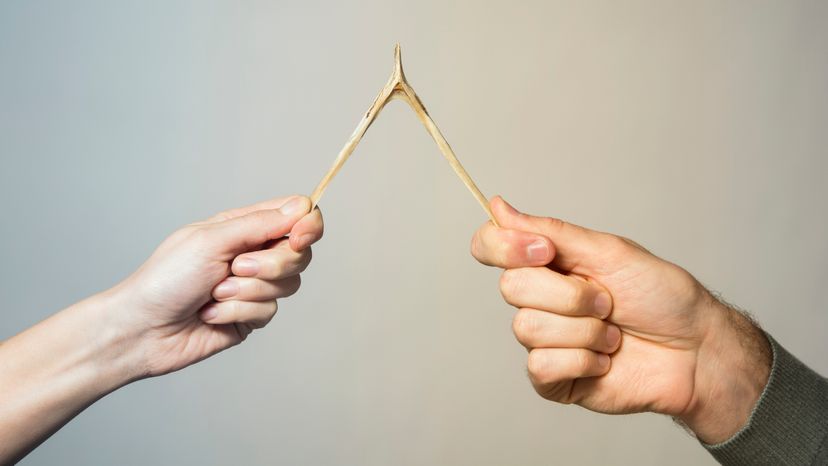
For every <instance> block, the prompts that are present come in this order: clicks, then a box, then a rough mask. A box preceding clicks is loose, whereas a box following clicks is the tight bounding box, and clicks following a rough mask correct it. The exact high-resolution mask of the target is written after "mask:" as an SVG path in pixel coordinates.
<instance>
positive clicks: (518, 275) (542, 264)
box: [471, 197, 771, 443]
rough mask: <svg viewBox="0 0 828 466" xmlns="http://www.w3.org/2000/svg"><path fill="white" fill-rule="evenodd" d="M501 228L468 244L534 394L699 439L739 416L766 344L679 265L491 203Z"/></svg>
mask: <svg viewBox="0 0 828 466" xmlns="http://www.w3.org/2000/svg"><path fill="white" fill-rule="evenodd" d="M491 206H492V210H493V211H494V213H495V216H496V218H497V220H498V222H499V223H500V225H501V228H497V227H495V226H494V225H492V224H491V223H486V224H485V225H483V226H482V227H481V228H480V229H479V230H478V231H477V232H476V233H475V235H474V237H473V239H472V246H471V249H472V254H473V255H474V256H475V258H477V259H478V260H479V261H480V262H481V263H483V264H486V265H491V266H496V267H501V268H503V269H505V270H504V272H503V275H502V277H501V280H500V290H501V293H502V294H503V297H504V299H505V300H506V302H507V303H509V304H511V305H512V306H514V307H516V308H517V309H518V311H517V312H516V314H515V317H514V321H513V330H514V333H515V336H516V338H517V340H518V341H519V342H520V343H521V344H523V345H524V346H525V347H526V348H527V350H528V351H529V355H528V361H527V367H528V372H529V378H530V380H531V382H532V385H533V386H534V388H535V390H536V391H537V392H538V394H540V395H541V396H542V397H544V398H546V399H549V400H552V401H556V402H560V403H576V404H579V405H581V406H583V407H585V408H587V409H590V410H592V411H597V412H601V413H608V414H625V413H636V412H643V411H652V412H657V413H662V414H667V415H670V416H674V417H675V418H677V419H678V420H679V421H680V422H682V423H684V424H686V425H687V426H688V427H689V428H690V429H691V430H693V431H694V432H695V434H696V435H697V436H698V437H699V438H700V439H701V440H703V441H705V442H707V443H717V442H721V441H724V440H726V439H727V438H729V437H730V436H731V435H733V434H734V433H735V432H737V431H738V430H739V428H740V427H741V426H743V425H744V423H745V422H746V421H747V419H748V417H749V415H750V411H751V409H752V407H753V405H754V404H755V403H756V401H757V399H758V398H759V396H760V394H761V391H762V389H763V387H764V386H765V384H766V382H767V379H768V375H769V370H770V363H771V357H770V349H769V345H768V342H767V339H766V338H765V336H764V334H763V333H762V332H761V331H760V330H759V329H758V328H757V327H756V326H755V325H753V324H752V322H751V321H750V320H749V319H748V318H747V317H745V316H744V315H743V314H742V313H740V312H737V311H736V310H734V309H732V308H730V307H729V306H727V305H725V304H723V303H722V302H720V301H718V300H717V299H715V298H714V297H713V296H712V295H711V294H710V292H708V291H707V290H706V289H705V288H704V287H703V286H702V285H701V284H700V283H699V282H698V281H697V280H696V279H695V278H693V276H692V275H690V274H689V273H688V272H687V271H686V270H684V269H682V268H681V267H679V266H677V265H675V264H672V263H670V262H667V261H665V260H663V259H660V258H658V257H656V256H654V255H652V254H651V253H650V252H648V251H647V250H646V249H644V248H643V247H641V246H639V245H638V244H636V243H634V242H633V241H630V240H628V239H626V238H621V237H619V236H615V235H611V234H607V233H601V232H597V231H592V230H589V229H586V228H583V227H580V226H577V225H573V224H569V223H566V222H563V221H561V220H558V219H554V218H544V217H533V216H529V215H526V214H523V213H520V212H518V211H517V210H515V209H514V208H513V207H511V206H510V205H509V204H507V203H506V202H505V201H504V200H503V199H501V198H499V197H496V198H494V199H493V200H492V201H491Z"/></svg>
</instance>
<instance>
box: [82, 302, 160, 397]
mask: <svg viewBox="0 0 828 466" xmlns="http://www.w3.org/2000/svg"><path fill="white" fill-rule="evenodd" d="M124 309H126V307H125V300H124V299H123V293H121V292H120V291H118V289H117V288H116V289H112V290H108V291H104V292H102V293H99V294H97V295H94V296H92V297H90V298H88V299H86V300H84V301H82V302H80V303H78V304H76V305H75V306H72V308H70V309H68V310H67V311H68V312H72V313H74V314H75V315H76V316H77V318H78V322H79V323H85V324H86V325H85V329H84V332H87V335H86V337H87V341H89V346H88V351H89V355H88V362H89V365H90V366H91V367H92V368H93V370H94V371H95V373H96V374H97V376H98V377H99V379H100V380H101V381H102V382H103V384H104V385H106V386H107V387H109V390H110V391H111V390H115V389H117V388H119V387H121V386H123V385H126V384H128V383H130V382H133V381H135V380H138V379H141V378H143V377H145V371H144V370H143V364H142V363H141V361H142V358H141V354H140V351H141V350H140V348H141V345H139V342H140V340H141V332H140V330H139V329H137V328H136V326H134V325H130V324H129V321H128V319H127V316H125V315H124V313H123V312H124Z"/></svg>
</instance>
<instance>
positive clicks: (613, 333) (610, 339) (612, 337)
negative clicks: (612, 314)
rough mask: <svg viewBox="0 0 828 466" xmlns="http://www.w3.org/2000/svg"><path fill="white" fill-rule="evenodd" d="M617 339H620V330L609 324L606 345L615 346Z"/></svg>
mask: <svg viewBox="0 0 828 466" xmlns="http://www.w3.org/2000/svg"><path fill="white" fill-rule="evenodd" d="M619 340H621V330H620V329H619V328H618V327H616V326H615V325H610V326H609V327H608V328H607V346H609V347H610V348H615V345H617V344H618V341H619Z"/></svg>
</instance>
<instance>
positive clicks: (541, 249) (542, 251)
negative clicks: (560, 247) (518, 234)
mask: <svg viewBox="0 0 828 466" xmlns="http://www.w3.org/2000/svg"><path fill="white" fill-rule="evenodd" d="M526 256H527V257H528V258H529V260H530V261H532V262H540V261H546V260H548V258H549V245H548V244H546V241H543V240H537V241H535V242H534V243H532V244H530V245H529V246H526Z"/></svg>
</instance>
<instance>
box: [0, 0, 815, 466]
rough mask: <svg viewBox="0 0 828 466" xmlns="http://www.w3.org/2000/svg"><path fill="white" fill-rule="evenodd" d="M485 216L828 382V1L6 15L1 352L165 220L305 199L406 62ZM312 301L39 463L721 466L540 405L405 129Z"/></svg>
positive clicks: (0, 139)
mask: <svg viewBox="0 0 828 466" xmlns="http://www.w3.org/2000/svg"><path fill="white" fill-rule="evenodd" d="M396 41H399V42H401V43H402V45H403V55H404V58H405V64H406V69H407V74H408V77H409V79H410V80H411V82H412V84H413V85H414V87H415V88H416V89H417V91H418V92H419V94H420V96H421V97H422V98H423V100H424V102H425V104H426V105H427V106H428V107H429V109H430V111H431V113H432V115H433V116H434V118H435V120H436V121H437V123H438V124H439V125H440V127H441V128H442V129H443V132H444V133H445V134H446V136H447V137H448V139H449V141H450V142H451V143H452V145H453V146H454V148H455V150H456V151H457V153H458V155H459V156H460V158H461V160H462V161H463V162H464V164H465V165H466V167H467V169H468V170H469V171H470V172H471V174H472V175H473V176H474V177H475V179H476V180H477V182H478V184H479V185H480V187H481V188H482V189H483V191H484V192H485V193H486V194H487V195H492V194H496V193H500V194H503V195H504V196H505V197H506V198H507V199H509V200H511V201H513V202H514V203H515V205H517V206H518V207H521V208H523V209H524V210H528V211H530V212H534V213H543V214H547V215H555V216H559V217H562V218H565V219H569V220H571V221H573V222H577V223H581V224H584V225H588V226H591V227H594V228H598V229H603V230H608V231H613V232H617V233H620V234H623V235H626V236H629V237H631V238H634V239H636V240H637V241H639V242H641V243H642V244H644V245H646V246H647V247H649V248H650V249H651V250H652V251H654V252H655V253H657V254H659V255H662V256H663V257H666V258H668V259H670V260H672V261H675V262H677V263H679V264H682V265H683V266H685V267H686V268H688V269H689V270H690V271H691V272H693V273H694V274H696V276H698V277H699V278H700V279H701V280H702V281H703V282H704V283H706V284H708V285H709V286H711V287H712V288H714V289H716V290H719V291H721V292H722V293H723V294H724V296H725V297H726V298H727V299H729V300H730V301H733V302H735V303H738V304H739V305H741V306H742V307H744V308H746V309H749V310H751V311H752V312H753V313H754V314H755V315H756V316H757V317H758V318H759V320H760V321H761V322H762V323H763V324H764V326H765V327H766V328H767V329H768V330H769V331H770V332H771V333H772V334H774V335H775V336H776V337H777V338H778V339H779V340H780V341H781V342H782V343H783V344H784V345H786V346H787V347H788V348H789V349H790V350H791V351H793V352H794V353H795V354H797V355H799V356H800V357H801V358H802V359H803V360H804V361H805V362H806V363H808V364H810V365H811V366H812V367H814V368H816V369H817V370H819V371H821V372H822V373H826V372H828V360H826V358H825V353H826V350H827V349H828V345H826V329H827V328H828V317H826V304H825V283H826V281H828V267H826V266H828V243H826V237H828V215H826V208H825V200H826V199H828V162H827V161H826V147H827V146H828V136H826V135H827V134H828V131H826V128H828V126H827V125H828V84H826V83H828V54H826V50H825V47H826V44H828V3H826V2H817V1H814V2H806V1H785V2H778V1H745V2H721V1H718V0H716V1H693V2H670V1H648V2H640V1H639V2H615V1H606V2H568V3H564V2H548V1H544V2H534V3H520V2H513V1H510V2H502V3H497V2H488V3H484V2H471V1H469V2H444V1H437V0H435V1H409V2H398V1H381V2H380V1H372V2H358V3H351V4H346V2H331V3H329V4H323V3H316V2H308V1H302V2H299V1H297V2H230V1H228V2H214V1H198V2H196V1H192V2H162V1H156V2H128V3H127V2H113V1H100V2H90V1H84V2H57V1H56V2H37V1H33V2H23V1H19V2H18V1H6V2H3V3H2V4H0V157H2V159H1V160H2V167H0V212H2V220H0V238H2V243H0V257H2V261H1V262H0V297H2V303H3V304H2V311H0V312H2V319H0V338H6V337H8V336H11V335H13V334H14V333H16V332H18V331H20V330H22V329H24V328H26V327H27V326H29V325H32V324H33V323H35V322H37V321H38V320H40V319H42V318H44V317H45V316H47V315H49V314H50V313H52V312H55V311H57V310H59V309H61V308H62V307H65V306H66V305H68V304H70V303H72V302H74V301H76V300H78V299H80V298H82V297H84V296H87V295H89V294H92V293H95V292H96V291H99V290H102V289H105V288H107V287H109V286H111V285H113V284H114V283H116V282H117V281H118V280H120V279H122V278H123V277H125V276H126V275H127V274H128V273H129V272H130V271H131V270H133V269H134V268H135V267H137V266H138V265H139V264H140V263H141V262H142V261H143V260H144V259H145V258H146V257H147V256H148V254H150V252H151V251H152V250H153V248H154V247H155V246H156V245H157V244H158V242H159V241H161V240H162V239H163V238H164V237H165V236H166V235H167V234H168V233H169V232H171V231H172V230H173V229H175V228H176V227H178V226H179V225H182V224H184V223H187V222H191V221H195V220H198V219H200V218H203V217H205V216H207V215H209V214H212V213H214V212H216V211H218V210H222V209H225V208H229V207H232V206H237V205H242V204H247V203H252V202H254V201H257V200H260V199H264V198H269V197H274V196H277V195H283V194H287V193H293V192H301V193H308V192H310V190H311V189H312V188H313V186H314V185H315V183H316V182H317V181H318V179H319V178H320V177H321V176H322V174H323V172H324V171H325V169H326V168H327V167H328V165H329V164H330V163H331V161H332V160H333V157H334V155H335V154H336V152H337V151H338V150H339V148H340V147H341V144H342V143H343V142H344V141H345V139H346V138H347V136H348V135H349V134H350V132H351V131H352V129H353V127H354V125H355V124H356V122H357V120H358V119H359V117H360V114H361V112H363V111H364V110H365V109H366V108H367V106H368V104H369V103H370V102H371V99H373V97H374V96H375V93H376V92H377V91H378V90H379V88H380V87H381V86H382V84H383V83H384V82H385V80H386V78H387V76H388V74H389V73H390V71H391V65H392V47H393V44H394V42H396ZM323 209H324V211H325V214H326V222H327V234H326V238H325V240H324V241H323V242H322V243H320V244H319V245H318V247H316V248H315V262H314V264H313V265H312V267H311V269H310V270H309V271H308V272H307V273H306V274H305V275H304V277H303V278H304V287H303V290H302V291H301V292H300V294H299V295H297V296H295V297H293V298H290V299H289V300H287V301H285V302H283V303H282V305H281V310H280V314H279V316H278V317H277V318H276V319H275V320H274V321H273V323H272V324H271V326H270V327H269V328H267V329H265V330H263V331H260V332H258V333H257V334H255V335H253V337H251V339H250V340H248V342H247V343H246V344H244V345H242V346H240V347H237V348H234V349H233V350H231V351H228V352H226V353H223V354H221V355H219V356H218V357H215V358H213V359H211V360H208V361H205V362H204V363H202V364H199V365H197V366H194V367H190V368H188V369H185V370H184V371H182V372H180V373H176V374H173V375H170V376H167V377H163V378H158V379H153V380H146V381H142V382H139V383H136V384H134V385H131V386H128V387H126V388H124V389H122V390H120V391H118V392H116V393H114V394H112V395H111V396H108V397H107V398H105V399H104V400H102V401H100V402H99V403H97V404H96V405H94V406H93V407H91V408H90V409H88V410H87V411H86V412H84V413H83V414H82V415H80V416H79V417H78V418H77V419H75V420H74V421H72V422H71V423H70V424H69V425H68V426H67V427H66V428H64V429H63V430H62V431H60V432H59V433H58V434H57V435H55V436H54V437H53V438H52V439H50V440H49V441H48V442H46V443H45V444H44V445H43V446H42V447H41V448H40V449H38V450H37V451H36V452H35V453H33V454H32V455H30V456H29V457H28V458H27V459H26V460H25V461H24V464H124V465H131V464H193V465H195V464H198V465H209V464H216V465H218V464H475V465H483V464H492V465H501V464H553V463H554V464H562V463H563V464H586V465H589V464H607V463H621V464H633V463H635V464H642V465H656V464H666V463H670V464H677V465H680V464H687V465H690V464H709V463H712V462H713V461H712V460H711V459H710V458H709V457H708V456H707V454H706V453H705V452H704V451H703V450H702V449H701V448H700V447H699V446H698V445H697V444H696V443H695V441H694V440H693V439H692V438H690V437H689V436H688V435H687V434H686V433H684V432H683V431H682V430H681V429H680V428H678V427H676V426H675V425H673V424H672V421H671V420H669V419H667V418H663V417H659V416H655V415H635V416H620V417H609V416H602V415H598V414H594V413H590V412H587V411H585V410H582V409H580V408H578V407H573V406H559V405H554V404H551V403H548V402H545V401H544V400H542V399H540V398H538V397H537V396H536V395H535V394H534V392H533V391H532V389H531V387H530V385H529V383H528V381H527V380H526V377H525V372H524V371H525V369H524V363H525V356H526V355H525V351H524V350H523V349H522V348H521V347H520V346H519V345H518V344H517V343H516V342H515V341H514V340H513V337H512V335H511V331H510V320H511V316H512V310H511V309H509V308H508V307H507V306H506V305H505V304H503V303H502V301H501V299H500V296H499V293H498V291H497V288H496V284H497V278H498V272H497V271H496V270H493V269H487V268H484V267H482V266H479V265H478V264H477V263H476V262H475V261H474V260H473V259H472V258H471V257H470V255H469V254H468V244H469V239H470V237H471V235H472V233H473V231H474V230H475V229H476V227H477V226H478V225H479V224H481V223H482V222H483V221H484V220H485V217H484V215H483V212H482V211H481V210H480V208H479V207H478V206H477V205H476V204H475V203H474V200H473V199H472V197H471V196H470V195H469V194H468V193H467V192H466V191H465V188H464V187H463V186H462V184H460V182H459V181H458V180H457V179H455V177H454V175H453V174H452V173H451V171H450V169H449V167H448V166H447V164H446V163H445V161H444V160H443V159H442V158H441V156H440V154H439V152H438V151H437V149H436V147H434V144H433V142H432V141H431V140H430V139H429V138H428V136H427V134H426V133H425V131H424V130H423V128H422V127H421V126H420V125H419V123H418V122H417V120H416V118H415V117H414V115H413V114H412V113H411V112H410V111H409V110H408V109H407V108H406V107H405V106H404V105H403V104H400V103H395V104H392V105H391V106H389V107H388V108H387V109H386V110H385V112H384V113H383V115H382V116H381V118H380V119H379V120H378V121H377V123H376V124H375V126H373V127H372V128H371V130H370V131H369V133H368V135H367V137H366V138H365V140H364V141H363V143H362V144H361V145H360V146H359V148H358V149H357V151H356V153H355V155H354V157H353V158H352V160H351V161H350V162H349V163H348V165H347V166H346V167H345V169H344V170H343V171H342V173H341V175H340V176H339V177H338V178H337V179H336V180H335V182H334V183H333V185H332V186H331V188H330V189H329V190H328V192H327V194H326V197H325V199H324V200H323Z"/></svg>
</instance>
